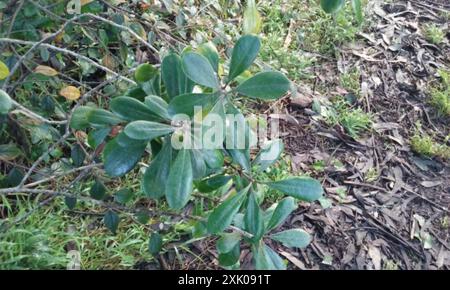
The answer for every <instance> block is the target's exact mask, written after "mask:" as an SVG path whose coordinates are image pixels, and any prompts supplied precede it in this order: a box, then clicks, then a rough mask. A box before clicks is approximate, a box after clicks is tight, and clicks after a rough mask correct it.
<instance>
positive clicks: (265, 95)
mask: <svg viewBox="0 0 450 290" xmlns="http://www.w3.org/2000/svg"><path fill="white" fill-rule="evenodd" d="M290 86H291V84H290V82H289V80H288V79H287V78H286V77H285V76H284V75H283V74H282V73H279V72H275V71H266V72H260V73H257V74H256V75H254V76H253V77H251V78H249V79H248V80H246V81H245V82H243V83H242V84H240V85H239V86H238V87H237V88H236V91H237V92H238V93H240V94H242V95H245V96H247V97H251V98H257V99H261V100H274V99H278V98H279V97H281V96H283V95H284V94H286V92H287V91H288V90H289V88H290Z"/></svg>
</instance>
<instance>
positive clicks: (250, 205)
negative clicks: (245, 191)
mask: <svg viewBox="0 0 450 290" xmlns="http://www.w3.org/2000/svg"><path fill="white" fill-rule="evenodd" d="M244 223H245V229H246V231H247V232H249V233H250V234H252V235H253V237H252V238H251V240H252V242H253V243H255V242H258V241H259V240H260V239H261V237H262V236H263V235H264V218H263V213H262V210H261V208H260V207H259V204H258V202H257V201H256V196H255V193H254V192H252V193H250V196H249V198H248V202H247V211H246V212H245V215H244Z"/></svg>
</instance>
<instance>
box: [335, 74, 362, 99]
mask: <svg viewBox="0 0 450 290" xmlns="http://www.w3.org/2000/svg"><path fill="white" fill-rule="evenodd" d="M360 79H361V72H360V71H359V69H358V68H354V69H353V70H351V71H349V72H347V73H343V74H341V75H340V77H339V81H340V85H341V87H343V88H344V89H346V90H347V91H348V92H350V93H353V94H355V95H356V96H359V95H360V93H361V84H360Z"/></svg>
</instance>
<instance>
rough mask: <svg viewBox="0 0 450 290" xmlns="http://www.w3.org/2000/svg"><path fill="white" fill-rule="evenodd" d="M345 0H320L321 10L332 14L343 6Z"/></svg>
mask: <svg viewBox="0 0 450 290" xmlns="http://www.w3.org/2000/svg"><path fill="white" fill-rule="evenodd" d="M344 3H345V0H320V6H322V9H323V11H325V12H326V13H329V14H332V13H336V12H337V11H339V10H340V9H341V8H342V7H343V6H344Z"/></svg>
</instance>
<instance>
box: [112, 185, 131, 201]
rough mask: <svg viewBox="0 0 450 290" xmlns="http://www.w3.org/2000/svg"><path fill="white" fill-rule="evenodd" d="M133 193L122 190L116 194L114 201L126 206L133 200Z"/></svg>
mask: <svg viewBox="0 0 450 290" xmlns="http://www.w3.org/2000/svg"><path fill="white" fill-rule="evenodd" d="M133 195H134V194H133V191H131V189H129V188H122V189H121V190H119V191H117V192H116V193H115V194H114V200H115V201H116V202H118V203H122V204H126V203H127V202H129V201H130V200H131V199H132V198H133Z"/></svg>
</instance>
